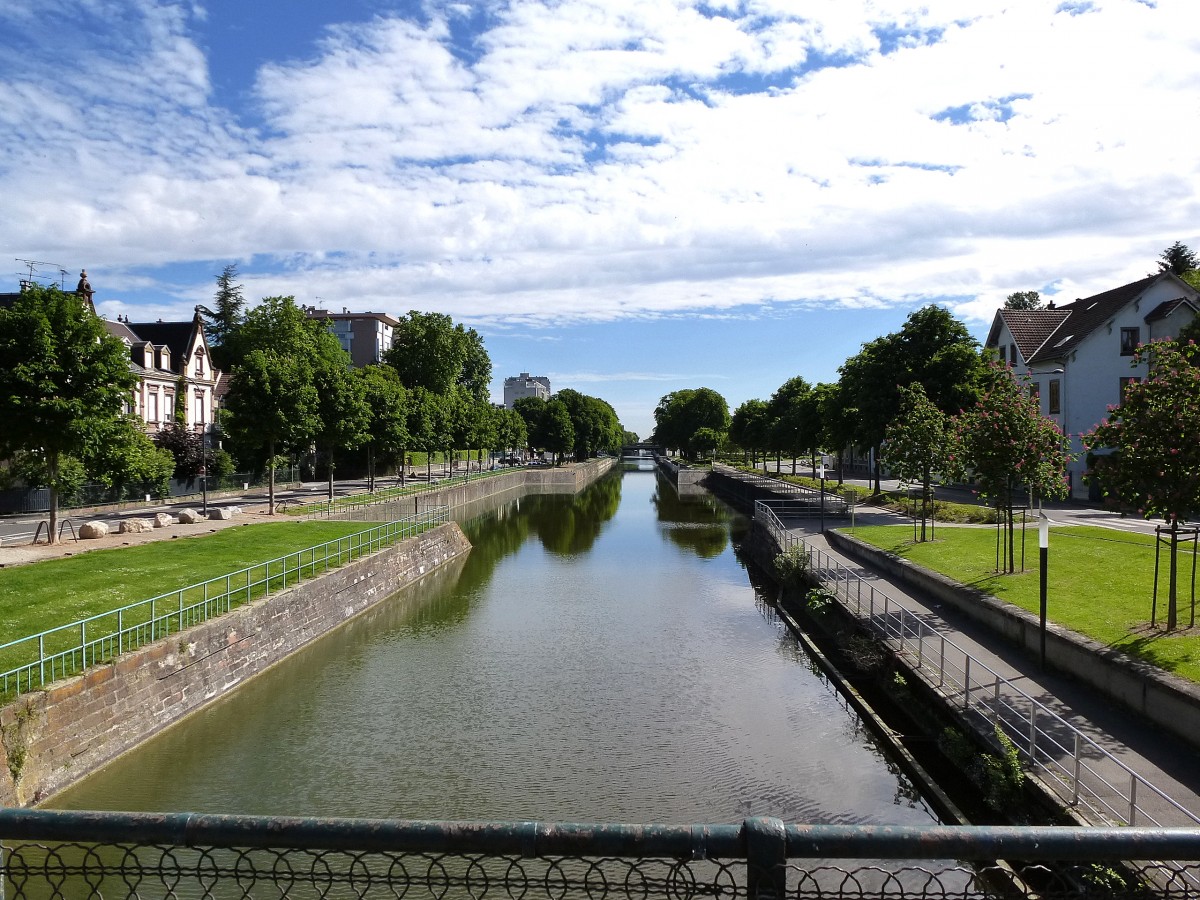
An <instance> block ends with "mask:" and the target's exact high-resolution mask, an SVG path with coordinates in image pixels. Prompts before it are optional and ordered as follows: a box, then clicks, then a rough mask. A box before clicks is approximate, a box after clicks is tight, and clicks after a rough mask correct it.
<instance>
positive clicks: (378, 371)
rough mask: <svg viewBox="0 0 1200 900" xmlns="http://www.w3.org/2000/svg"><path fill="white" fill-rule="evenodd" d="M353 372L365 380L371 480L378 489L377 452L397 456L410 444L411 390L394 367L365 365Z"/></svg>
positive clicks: (364, 393)
mask: <svg viewBox="0 0 1200 900" xmlns="http://www.w3.org/2000/svg"><path fill="white" fill-rule="evenodd" d="M353 371H354V373H355V377H357V378H358V380H359V381H360V382H361V383H362V388H363V397H364V400H365V401H366V405H367V411H368V414H369V415H368V421H367V481H368V487H369V489H370V490H372V491H374V490H375V458H376V454H379V453H381V454H385V455H388V456H394V455H396V454H399V453H402V452H403V451H404V448H405V447H406V446H408V443H409V436H408V392H407V391H405V390H404V385H402V384H401V383H400V376H399V375H398V374H397V373H396V370H395V369H393V368H392V367H391V366H364V367H363V368H361V369H355V370H353ZM402 462H403V461H402Z"/></svg>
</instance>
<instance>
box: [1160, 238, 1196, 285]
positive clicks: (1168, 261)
mask: <svg viewBox="0 0 1200 900" xmlns="http://www.w3.org/2000/svg"><path fill="white" fill-rule="evenodd" d="M1198 267H1200V259H1197V258H1196V254H1195V253H1193V252H1192V251H1191V250H1190V249H1188V245H1187V244H1185V243H1183V242H1181V241H1176V242H1175V243H1173V244H1172V245H1171V246H1170V247H1168V248H1167V249H1166V250H1164V251H1163V252H1162V253H1161V254H1160V255H1159V257H1158V271H1160V272H1171V273H1173V274H1175V275H1179V276H1181V277H1182V276H1183V275H1185V274H1186V273H1188V272H1192V271H1195V269H1196V268H1198Z"/></svg>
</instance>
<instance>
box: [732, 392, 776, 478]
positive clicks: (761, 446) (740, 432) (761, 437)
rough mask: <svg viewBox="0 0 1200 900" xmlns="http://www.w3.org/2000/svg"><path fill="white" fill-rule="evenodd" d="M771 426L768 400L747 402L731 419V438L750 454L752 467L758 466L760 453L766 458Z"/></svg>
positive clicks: (735, 411)
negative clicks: (768, 432) (768, 434)
mask: <svg viewBox="0 0 1200 900" xmlns="http://www.w3.org/2000/svg"><path fill="white" fill-rule="evenodd" d="M769 425H770V413H769V412H768V408H767V401H766V400H747V401H745V402H744V403H742V404H741V405H740V406H739V407H738V408H737V409H736V410H734V412H733V415H732V416H731V417H730V421H729V436H730V438H732V439H733V442H734V443H735V444H737V446H739V447H741V448H742V451H743V452H744V453H746V454H748V456H749V461H750V465H751V466H754V465H756V463H757V459H758V455H759V454H760V453H761V454H763V457H764V458H765V457H766V449H767V429H768V427H769Z"/></svg>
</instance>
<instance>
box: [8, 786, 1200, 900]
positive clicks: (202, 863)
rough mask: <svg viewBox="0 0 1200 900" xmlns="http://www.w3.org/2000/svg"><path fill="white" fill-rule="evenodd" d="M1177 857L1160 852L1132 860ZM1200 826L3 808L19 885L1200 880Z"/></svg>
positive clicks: (1031, 884)
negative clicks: (689, 821)
mask: <svg viewBox="0 0 1200 900" xmlns="http://www.w3.org/2000/svg"><path fill="white" fill-rule="evenodd" d="M1137 859H1141V860H1145V859H1162V860H1171V861H1172V865H1171V866H1169V867H1167V866H1164V865H1161V864H1159V863H1146V862H1140V863H1139V862H1132V860H1137ZM1197 860H1200V830H1198V829H1147V828H1074V827H1071V828H1062V827H1060V828H1054V827H1031V828H1011V827H1004V828H991V827H965V828H964V827H942V826H936V827H927V828H920V827H910V826H905V827H893V826H867V825H863V826H854V825H785V824H784V823H783V822H781V821H779V820H778V819H766V818H759V819H747V820H746V821H744V822H743V823H742V824H740V825H692V826H671V825H588V824H546V823H536V822H522V823H497V822H477V823H473V822H406V821H392V820H387V821H383V820H362V819H282V818H262V817H251V816H219V815H192V814H168V815H157V814H146V813H84V812H53V811H44V810H15V809H6V810H0V871H2V873H3V880H2V881H0V887H2V890H3V894H2V896H3V897H4V898H5V900H15V898H60V897H61V898H113V897H122V898H132V897H137V898H141V900H148V898H156V897H170V898H210V897H211V898H238V897H240V898H251V897H254V898H261V897H276V898H283V897H288V898H310V897H312V898H325V897H328V898H343V897H345V898H368V897H370V898H375V897H389V898H396V897H406V898H411V900H444V898H467V900H484V898H499V900H574V898H579V900H609V898H611V900H618V898H620V900H626V898H638V900H644V898H652V897H653V898H660V897H661V898H668V900H701V898H705V900H707V898H730V900H738V898H748V900H750V898H752V900H792V898H795V900H803V898H809V897H821V898H826V897H829V898H835V897H837V898H840V897H855V898H863V897H922V898H939V897H1000V896H1003V897H1014V896H1027V897H1033V896H1036V897H1039V898H1057V897H1061V898H1095V897H1138V898H1145V897H1151V896H1161V897H1188V896H1194V895H1193V894H1191V893H1190V888H1189V887H1188V886H1187V885H1186V884H1184V883H1183V881H1181V880H1180V872H1181V871H1188V870H1190V871H1191V872H1192V873H1193V874H1194V873H1195V870H1196V868H1197V863H1196V861H1197Z"/></svg>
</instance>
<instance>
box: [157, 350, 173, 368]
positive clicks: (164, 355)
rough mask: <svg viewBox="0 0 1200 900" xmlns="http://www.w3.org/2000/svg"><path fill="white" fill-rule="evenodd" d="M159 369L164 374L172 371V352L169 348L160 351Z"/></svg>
mask: <svg viewBox="0 0 1200 900" xmlns="http://www.w3.org/2000/svg"><path fill="white" fill-rule="evenodd" d="M158 367H159V368H160V369H162V370H163V371H164V372H170V371H171V351H170V349H169V348H167V347H161V348H159V351H158Z"/></svg>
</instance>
